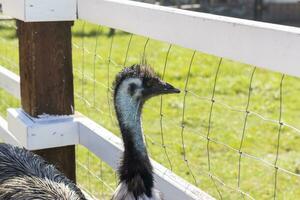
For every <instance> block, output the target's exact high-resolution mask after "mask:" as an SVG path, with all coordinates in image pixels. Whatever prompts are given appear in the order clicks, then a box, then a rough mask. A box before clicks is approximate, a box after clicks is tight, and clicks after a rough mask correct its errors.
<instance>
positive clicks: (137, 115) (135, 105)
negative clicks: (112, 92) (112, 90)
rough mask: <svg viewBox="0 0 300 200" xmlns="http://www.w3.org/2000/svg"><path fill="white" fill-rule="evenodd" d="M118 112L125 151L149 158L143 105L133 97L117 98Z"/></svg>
mask: <svg viewBox="0 0 300 200" xmlns="http://www.w3.org/2000/svg"><path fill="white" fill-rule="evenodd" d="M115 103H116V105H115V106H116V111H117V116H118V121H119V125H120V128H121V133H122V137H123V141H124V147H125V151H127V152H128V153H134V154H138V155H139V156H142V157H147V150H146V147H145V144H144V139H143V131H142V121H141V112H142V106H143V105H142V103H141V102H140V101H138V100H135V99H132V97H128V96H122V97H119V96H117V97H116V102H115Z"/></svg>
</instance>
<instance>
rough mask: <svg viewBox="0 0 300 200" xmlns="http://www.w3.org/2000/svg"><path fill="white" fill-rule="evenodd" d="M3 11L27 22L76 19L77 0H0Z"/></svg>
mask: <svg viewBox="0 0 300 200" xmlns="http://www.w3.org/2000/svg"><path fill="white" fill-rule="evenodd" d="M0 3H2V5H3V13H4V14H7V15H10V16H12V17H14V18H16V19H19V20H22V21H25V22H41V21H73V20H76V18H77V16H76V5H77V1H76V0H51V1H45V0H43V1H41V0H0Z"/></svg>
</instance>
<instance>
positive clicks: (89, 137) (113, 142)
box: [0, 67, 213, 200]
mask: <svg viewBox="0 0 300 200" xmlns="http://www.w3.org/2000/svg"><path fill="white" fill-rule="evenodd" d="M1 79H2V80H6V82H4V81H1ZM18 80H19V77H18V76H17V75H16V74H14V73H12V72H9V71H7V70H6V69H5V68H3V67H0V88H2V89H4V90H6V91H7V92H9V93H11V94H13V95H14V94H19V92H20V86H19V84H18V83H19V82H18ZM7 83H12V84H11V85H10V86H9V87H8V86H7ZM16 97H17V98H19V96H18V95H16ZM9 112H10V114H11V113H12V112H13V113H17V114H16V115H15V118H14V119H12V116H10V117H9V118H10V120H9V122H10V126H11V128H10V129H9V128H8V124H7V121H6V120H5V119H3V118H2V117H0V138H2V139H3V140H4V141H5V142H6V143H10V144H13V145H17V146H24V147H25V148H27V149H31V150H32V149H33V150H36V149H37V148H36V145H38V146H40V147H47V145H48V144H49V141H52V143H55V140H57V142H56V143H57V144H61V142H62V141H64V140H65V139H67V140H68V141H69V140H71V141H77V142H74V144H81V145H83V146H85V147H86V148H87V149H89V150H90V151H91V152H93V153H94V154H95V155H96V156H98V157H99V158H100V159H101V160H103V161H104V162H106V163H107V164H108V165H110V166H111V167H112V168H113V169H115V170H116V169H117V166H118V163H119V160H120V157H121V155H122V152H123V146H122V141H121V139H120V138H118V137H117V136H115V135H114V134H113V133H111V132H110V131H108V130H107V129H105V128H103V127H102V126H100V125H99V124H97V123H96V122H93V121H92V120H90V119H88V118H86V117H83V116H82V117H81V116H79V117H78V115H80V114H77V115H76V117H74V121H75V122H76V123H77V126H76V127H77V129H76V130H74V126H65V127H63V128H62V129H60V127H61V125H60V127H58V128H57V127H55V128H56V129H55V131H56V132H58V133H59V131H60V130H63V131H64V132H67V133H69V132H72V133H73V134H72V135H70V134H62V135H61V134H56V135H59V137H58V138H57V137H56V138H55V135H52V134H43V137H40V138H38V141H39V144H36V142H35V141H36V140H37V139H35V138H34V137H38V135H39V134H38V133H35V134H34V137H33V136H32V134H29V133H30V132H27V133H25V132H24V131H21V132H24V133H23V134H22V133H21V134H22V135H20V133H19V132H18V133H14V134H17V135H18V136H19V137H20V138H23V139H22V140H18V138H16V137H15V135H14V134H13V133H12V132H16V131H18V130H19V129H18V128H16V127H18V126H19V125H20V123H22V125H21V126H22V128H23V129H24V130H25V129H26V130H27V131H29V130H30V129H29V128H26V127H24V126H25V125H26V121H30V127H31V128H32V129H34V130H42V129H44V130H45V126H49V127H50V130H49V131H51V130H52V131H53V128H51V126H52V125H53V124H52V122H53V121H55V123H59V124H64V123H66V119H65V117H63V118H59V117H58V118H57V119H55V120H54V119H53V117H51V119H49V120H50V121H49V123H46V122H45V119H43V120H42V123H41V126H40V128H39V127H38V123H39V122H40V121H41V120H39V119H37V120H36V119H34V118H30V117H29V116H27V115H26V114H22V112H21V111H20V110H19V109H17V110H10V111H9ZM21 115H22V116H21ZM24 118H26V119H24ZM35 123H36V124H35ZM33 124H35V125H33ZM68 124H69V123H68ZM34 127H36V128H34ZM58 129H60V130H58ZM49 131H46V132H49ZM24 137H26V138H25V139H24ZM70 137H72V138H70ZM29 140H31V141H32V142H30V141H29ZM32 143H33V145H31V144H32ZM108 152H109V153H108ZM152 165H153V168H154V177H155V186H156V187H158V188H159V189H160V191H161V192H163V194H164V196H165V198H166V199H172V200H183V199H184V200H198V199H199V200H200V199H213V198H212V197H210V196H209V195H208V194H206V193H205V192H203V191H201V190H200V189H199V188H197V187H195V186H193V185H192V184H190V183H188V182H186V181H185V180H183V179H182V178H180V177H179V176H177V175H175V174H174V173H173V172H171V171H170V170H168V169H167V168H165V167H163V166H162V165H160V164H158V163H157V162H155V161H154V160H152Z"/></svg>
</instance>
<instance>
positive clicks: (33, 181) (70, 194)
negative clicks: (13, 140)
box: [0, 143, 86, 200]
mask: <svg viewBox="0 0 300 200" xmlns="http://www.w3.org/2000/svg"><path fill="white" fill-rule="evenodd" d="M0 199H3V200H4V199H5V200H33V199H40V200H85V199H86V198H85V197H84V195H83V194H82V193H81V191H80V189H79V188H77V186H76V185H75V184H74V183H73V182H72V181H70V180H69V179H68V178H66V177H65V176H64V175H63V174H62V173H61V172H59V171H58V170H57V169H56V168H55V167H54V166H53V165H50V164H48V163H47V162H46V161H45V160H43V159H42V158H41V157H40V156H38V155H35V154H33V153H31V152H29V151H27V150H25V149H21V148H18V147H14V146H11V145H8V144H2V143H0Z"/></svg>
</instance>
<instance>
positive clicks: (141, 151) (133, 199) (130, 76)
mask: <svg viewBox="0 0 300 200" xmlns="http://www.w3.org/2000/svg"><path fill="white" fill-rule="evenodd" d="M179 92H180V90H179V89H176V88H174V87H173V86H172V85H170V84H168V83H166V82H164V81H162V80H161V79H160V78H159V76H158V75H156V74H155V73H154V71H153V70H152V69H151V68H150V67H147V66H145V65H134V66H132V67H127V68H125V69H123V71H121V72H120V73H119V74H118V75H117V77H116V80H115V84H114V106H115V111H116V114H117V119H118V122H119V126H120V129H121V133H122V138H123V143H124V149H125V150H124V154H123V158H122V161H121V165H120V167H119V171H118V172H119V179H120V183H119V185H118V187H117V189H116V191H115V193H114V195H113V197H112V200H162V199H163V197H162V195H161V193H160V192H159V191H158V190H156V189H154V187H153V186H154V179H153V172H152V166H151V163H150V159H149V157H148V154H147V150H146V147H145V144H144V140H143V133H142V126H141V113H142V108H143V105H144V103H145V102H146V101H147V100H148V99H149V98H151V97H154V96H158V95H162V94H171V93H179Z"/></svg>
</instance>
